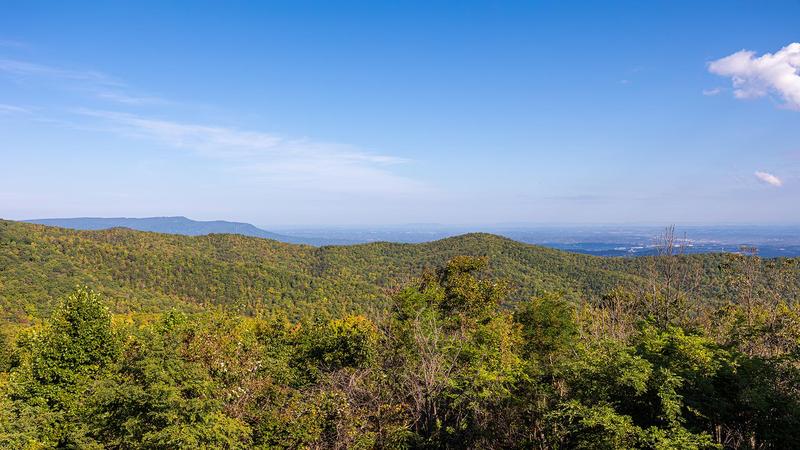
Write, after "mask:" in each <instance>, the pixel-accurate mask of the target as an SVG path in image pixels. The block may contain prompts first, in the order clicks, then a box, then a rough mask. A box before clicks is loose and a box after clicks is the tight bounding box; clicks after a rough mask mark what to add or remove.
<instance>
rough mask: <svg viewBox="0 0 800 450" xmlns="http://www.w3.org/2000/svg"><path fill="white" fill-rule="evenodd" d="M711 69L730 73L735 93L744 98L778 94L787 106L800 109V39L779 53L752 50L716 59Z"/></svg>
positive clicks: (713, 71) (725, 73)
mask: <svg viewBox="0 0 800 450" xmlns="http://www.w3.org/2000/svg"><path fill="white" fill-rule="evenodd" d="M708 70H709V71H710V72H711V73H714V74H717V75H722V76H726V77H730V78H731V80H732V81H733V88H734V90H733V95H734V96H735V97H736V98H740V99H749V98H758V97H763V96H765V95H767V94H769V93H773V92H774V93H776V94H778V95H779V96H780V97H781V98H782V99H783V101H784V102H785V104H786V106H787V107H789V108H792V109H798V110H800V43H798V42H794V43H792V44H789V45H787V46H786V47H784V48H782V49H780V50H778V51H777V52H775V53H765V54H763V55H761V56H756V53H755V52H753V51H750V50H741V51H738V52H736V53H734V54H732V55H729V56H726V57H724V58H721V59H718V60H716V61H712V62H711V63H709V65H708Z"/></svg>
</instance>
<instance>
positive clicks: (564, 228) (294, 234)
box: [26, 216, 800, 257]
mask: <svg viewBox="0 0 800 450" xmlns="http://www.w3.org/2000/svg"><path fill="white" fill-rule="evenodd" d="M26 222H31V223H37V224H42V225H49V226H56V227H62V228H71V229H77V230H103V229H109V228H129V229H133V230H138V231H151V232H157V233H168V234H179V235H186V236H201V235H207V234H240V235H244V236H252V237H258V238H264V239H272V240H275V241H279V242H286V243H291V244H306V245H312V246H317V247H319V246H326V245H350V244H359V243H367V242H377V241H387V242H398V243H420V242H429V241H434V240H438V239H443V238H447V237H451V236H456V235H460V234H465V233H470V232H476V231H480V232H488V233H494V234H498V235H501V236H505V237H507V238H510V239H514V240H516V241H520V242H525V243H528V244H538V245H543V246H548V247H552V248H557V249H560V250H566V251H571V252H575V253H584V254H591V255H598V256H641V255H650V254H653V253H655V251H656V243H657V238H658V236H659V234H660V233H661V232H662V231H663V230H664V227H658V226H638V225H630V226H628V225H558V226H556V225H496V226H482V227H458V226H446V225H439V224H408V225H397V226H376V227H334V226H330V227H302V228H301V227H291V228H288V227H284V228H278V229H274V230H273V231H267V230H264V229H262V228H259V227H257V226H255V225H252V224H249V223H244V222H230V221H225V220H212V221H199V220H192V219H188V218H186V217H182V216H175V217H145V218H128V217H77V218H52V219H35V220H26ZM676 235H677V236H678V237H679V242H678V243H679V244H680V245H682V247H683V251H685V252H687V253H709V252H737V251H740V249H741V247H742V246H751V247H755V248H757V249H758V252H759V254H760V255H761V256H764V257H781V256H784V257H794V256H800V226H792V225H782V226H769V225H713V226H699V225H691V226H679V227H677V229H676Z"/></svg>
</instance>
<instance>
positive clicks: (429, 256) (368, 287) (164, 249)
mask: <svg viewBox="0 0 800 450" xmlns="http://www.w3.org/2000/svg"><path fill="white" fill-rule="evenodd" d="M457 255H471V256H485V257H487V258H488V260H489V271H488V275H489V276H492V277H497V278H500V279H503V280H506V281H507V282H508V283H510V285H511V287H512V298H513V299H514V300H518V299H522V298H527V297H530V296H531V295H533V294H537V293H542V292H545V291H549V292H553V291H560V292H564V293H565V294H566V296H567V298H572V299H584V300H593V299H597V298H599V297H600V296H601V295H603V294H606V293H608V292H609V291H611V290H612V289H613V288H615V287H617V286H620V285H621V286H628V287H631V288H635V289H638V288H641V287H643V286H646V283H647V280H648V278H650V277H651V276H652V275H651V274H650V273H649V272H648V270H647V263H646V262H647V261H648V260H647V259H646V258H645V259H641V258H636V259H626V258H601V257H594V256H588V255H581V254H574V253H567V252H563V251H559V250H554V249H549V248H544V247H539V246H534V245H529V244H523V243H519V242H516V241H513V240H510V239H506V238H502V237H499V236H495V235H490V234H467V235H462V236H457V237H453V238H448V239H443V240H440V241H435V242H429V243H423V244H395V243H385V242H378V243H370V244H360V245H352V246H329V247H312V246H307V245H294V244H286V243H280V242H276V241H273V240H267V239H260V238H253V237H246V236H241V235H234V234H211V235H206V236H179V235H170V234H158V233H151V232H140V231H133V230H129V229H122V228H115V229H109V230H97V231H76V230H69V229H62V228H55V227H48V226H42V225H36V224H30V223H22V222H13V221H0V306H1V307H2V309H1V311H2V313H1V314H2V316H3V317H2V319H4V320H10V321H14V322H20V321H22V322H25V321H29V320H33V318H35V317H46V316H47V315H48V314H49V310H50V308H51V307H52V305H53V304H54V301H55V300H56V299H58V298H61V297H63V296H64V295H66V294H67V293H68V292H70V291H71V290H72V289H73V288H74V287H75V286H76V285H87V286H91V287H92V288H93V289H95V290H97V291H99V292H101V293H102V294H104V296H105V298H107V299H109V301H110V302H111V306H112V309H113V310H114V311H116V312H126V311H138V312H142V311H144V312H147V311H150V312H160V311H164V310H165V309H167V308H172V307H177V308H180V309H193V308H196V307H199V306H202V305H207V304H222V305H228V306H232V307H236V308H239V309H240V310H241V311H242V312H245V313H252V312H254V311H257V310H278V309H279V310H283V311H286V312H288V313H289V314H290V315H291V316H300V315H306V314H311V313H315V312H321V311H324V312H328V313H331V314H334V315H335V314H342V313H348V312H359V313H361V312H366V313H370V312H375V311H379V310H381V309H382V308H384V306H385V305H386V301H387V299H388V298H389V297H390V296H391V293H392V292H393V290H395V289H396V288H397V287H399V286H402V285H405V284H406V283H407V282H408V281H409V280H410V279H412V278H414V277H416V276H419V275H420V274H421V273H422V272H423V271H424V270H425V269H426V268H434V267H438V266H441V265H442V264H444V263H445V262H446V261H447V260H449V259H450V258H452V257H454V256H457ZM725 258H728V256H724V255H694V256H691V257H688V258H687V261H689V262H692V263H693V264H694V266H695V270H694V271H695V272H698V273H699V275H698V283H702V290H703V292H704V293H703V295H704V296H706V297H708V296H713V294H714V292H716V290H718V288H717V287H716V286H717V285H719V284H721V283H719V281H720V276H719V274H718V271H719V270H720V267H722V266H723V265H724V261H723V260H724V259H725ZM789 284H791V285H792V286H793V287H795V288H796V286H797V285H798V284H800V282H798V280H797V279H796V278H795V279H792V280H789Z"/></svg>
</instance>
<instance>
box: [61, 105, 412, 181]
mask: <svg viewBox="0 0 800 450" xmlns="http://www.w3.org/2000/svg"><path fill="white" fill-rule="evenodd" d="M75 112H76V113H78V114H81V115H83V116H86V117H91V118H95V119H98V120H99V121H101V122H102V123H105V124H106V131H110V132H114V133H117V134H120V135H123V136H126V137H132V138H139V139H147V140H152V141H155V142H158V143H160V144H163V145H167V146H170V147H174V148H181V149H188V150H191V151H194V152H196V153H198V154H200V155H202V156H204V157H208V158H214V159H219V160H223V161H226V162H227V163H228V164H229V167H228V168H229V170H231V171H233V172H234V173H237V174H240V175H246V176H248V177H249V178H250V179H253V180H257V181H261V182H265V181H268V182H272V183H276V184H280V185H281V186H282V187H294V188H301V189H309V188H313V189H322V190H326V191H332V192H351V193H395V194H411V193H419V192H422V191H425V190H426V189H427V187H426V186H425V185H424V184H423V183H420V182H418V181H416V180H412V179H410V178H405V177H401V176H398V175H396V174H394V173H391V172H389V171H388V170H386V168H387V167H388V166H392V165H396V164H401V163H404V162H407V160H405V159H403V158H398V157H395V156H391V155H381V154H373V153H368V152H364V151H360V150H358V149H357V148H355V147H352V146H349V145H342V144H335V143H328V142H321V141H315V140H312V139H307V138H300V139H297V138H286V137H282V136H279V135H277V134H272V133H265V132H259V131H245V130H239V129H235V128H229V127H223V126H213V125H199V124H191V123H181V122H174V121H169V120H162V119H153V118H148V117H142V116H139V115H134V114H129V113H122V112H117V111H98V110H90V109H80V110H77V111H75Z"/></svg>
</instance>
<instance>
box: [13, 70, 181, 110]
mask: <svg viewBox="0 0 800 450" xmlns="http://www.w3.org/2000/svg"><path fill="white" fill-rule="evenodd" d="M0 72H4V73H6V74H9V75H12V76H17V77H25V78H40V79H45V80H50V81H58V82H61V83H62V84H64V85H65V86H69V87H73V88H76V89H78V90H79V91H84V92H86V93H88V95H90V96H92V97H94V98H96V99H99V100H104V101H109V102H114V103H120V104H124V105H129V106H145V105H165V104H169V103H171V102H169V101H167V100H165V99H163V98H160V97H156V96H152V95H136V94H132V93H130V92H127V91H129V89H128V85H127V84H126V83H125V82H124V81H122V80H120V79H118V78H115V77H112V76H110V75H108V74H105V73H103V72H98V71H94V70H71V69H63V68H59V67H53V66H48V65H43V64H37V63H32V62H28V61H20V60H16V59H0Z"/></svg>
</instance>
